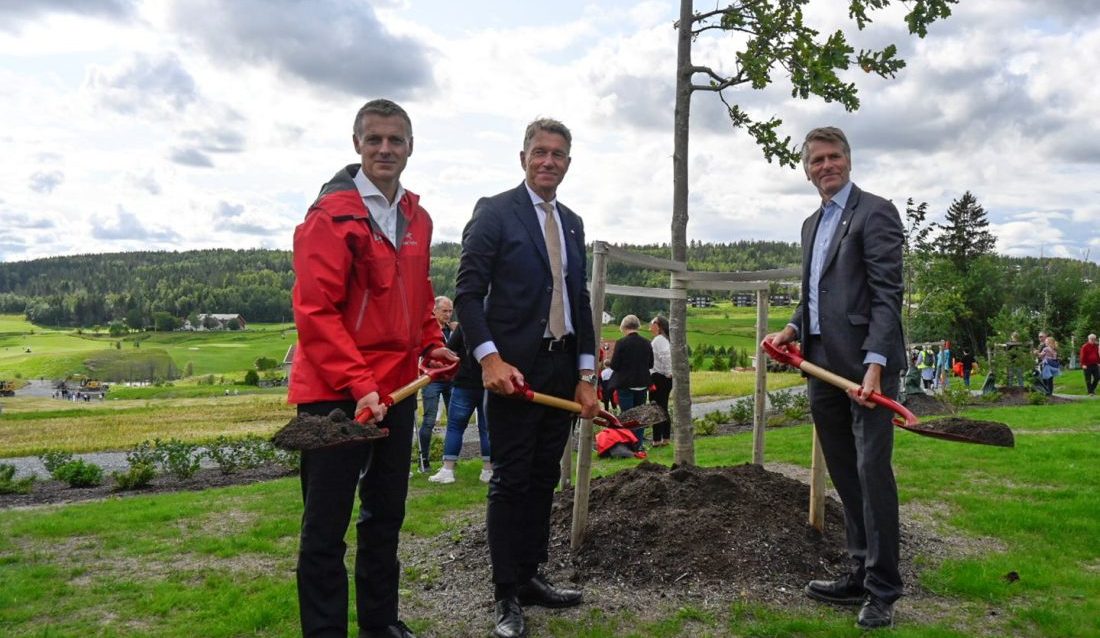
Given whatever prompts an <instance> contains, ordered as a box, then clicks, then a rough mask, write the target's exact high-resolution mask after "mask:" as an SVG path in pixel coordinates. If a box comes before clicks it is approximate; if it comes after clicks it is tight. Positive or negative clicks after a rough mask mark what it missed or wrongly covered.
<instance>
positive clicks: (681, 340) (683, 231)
mask: <svg viewBox="0 0 1100 638" xmlns="http://www.w3.org/2000/svg"><path fill="white" fill-rule="evenodd" d="M692 17H693V13H692V3H691V2H690V0H680V22H679V29H678V32H677V39H676V115H675V119H674V123H673V145H672V259H673V260H675V261H682V262H684V263H687V223H688V124H689V121H690V116H691V76H692V73H691V28H692V24H693V23H692ZM676 285H677V284H676V282H675V279H673V286H676ZM685 292H686V290H685ZM669 324H670V332H671V334H670V335H669V337H670V339H669V342H670V345H671V346H672V378H673V380H674V383H673V385H672V414H670V415H669V416H670V417H671V419H672V432H673V434H672V438H673V442H674V444H675V450H676V451H675V454H674V456H673V461H674V462H675V463H678V464H680V465H694V464H695V427H694V425H693V424H692V422H691V366H690V365H689V362H688V355H687V300H686V299H673V300H672V301H671V302H669Z"/></svg>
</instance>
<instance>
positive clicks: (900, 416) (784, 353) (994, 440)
mask: <svg viewBox="0 0 1100 638" xmlns="http://www.w3.org/2000/svg"><path fill="white" fill-rule="evenodd" d="M760 345H761V347H763V348H764V351H765V352H767V353H768V356H769V357H771V358H772V359H775V360H776V361H778V362H780V363H785V364H787V365H789V366H792V367H795V368H798V369H799V370H801V371H803V372H805V373H806V374H808V375H811V376H814V377H817V378H818V379H821V380H822V381H824V382H826V383H828V384H830V385H834V386H836V387H838V388H840V389H841V390H844V391H846V392H848V393H849V394H851V392H852V390H859V389H860V387H862V386H860V384H858V383H856V382H855V381H849V380H848V379H845V378H844V377H842V376H840V375H838V374H836V373H834V372H830V371H828V370H826V369H825V368H822V367H821V366H817V365H814V364H812V363H810V362H809V361H806V360H805V359H803V358H802V353H801V352H799V350H798V348H797V346H793V345H792V346H789V347H787V348H785V349H783V350H780V349H779V348H778V347H776V346H775V344H773V343H772V342H770V341H764V342H762V343H761V344H760ZM868 400H869V401H871V402H872V403H876V404H878V405H881V406H882V407H884V408H886V409H888V410H891V411H893V412H894V413H895V414H896V416H895V417H894V419H893V423H894V425H896V426H897V427H899V428H901V429H903V430H909V431H910V432H913V433H914V434H919V435H921V436H928V437H932V438H935V439H945V440H948V441H957V442H960V443H977V444H979V445H997V446H1005V443H1003V441H1004V440H1005V433H1004V432H1003V431H1002V429H1003V430H1008V432H1007V439H1008V440H1009V441H1011V440H1012V431H1011V430H1009V429H1008V426H1006V425H1002V424H992V423H988V424H986V426H987V428H986V430H988V431H985V430H981V429H977V430H975V431H973V432H971V433H968V434H963V433H959V432H946V431H943V430H935V429H932V428H930V427H922V426H921V425H920V423H919V421H917V417H916V415H914V414H913V413H912V412H910V411H909V410H908V409H907V408H906V407H905V406H903V405H902V404H900V403H898V402H897V401H895V400H893V399H891V398H889V397H885V396H883V395H881V394H879V393H878V392H872V393H871V396H870V397H868ZM997 426H999V427H997ZM1010 445H1011V444H1009V446H1010Z"/></svg>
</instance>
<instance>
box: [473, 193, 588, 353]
mask: <svg viewBox="0 0 1100 638" xmlns="http://www.w3.org/2000/svg"><path fill="white" fill-rule="evenodd" d="M557 207H558V213H559V217H560V218H561V230H562V232H563V233H564V235H565V248H566V259H567V261H568V266H567V269H566V277H565V283H566V294H568V296H569V304H570V310H571V317H570V318H571V320H572V323H573V330H574V331H575V334H576V337H577V350H578V354H590V355H595V352H596V339H595V333H594V331H593V326H592V306H591V302H590V301H589V295H588V286H587V283H586V277H585V254H584V224H583V222H582V221H581V218H580V217H579V216H578V215H577V214H576V213H574V212H573V211H571V210H569V208H567V207H565V206H564V205H562V203H561V202H560V201H559V202H558V203H557ZM552 292H553V278H552V277H551V274H550V259H549V257H548V256H547V254H546V242H545V240H544V239H543V233H542V228H540V227H539V222H538V216H537V214H536V213H535V207H534V205H533V204H532V203H531V196H530V194H529V193H528V192H527V187H526V186H525V185H524V184H522V183H521V184H520V185H519V186H518V187H517V188H514V189H512V190H509V191H505V192H503V193H500V194H499V195H494V196H492V197H484V198H482V199H481V200H479V201H478V202H477V205H476V206H474V214H473V217H472V218H471V219H470V221H469V223H467V224H466V228H465V230H463V231H462V257H461V259H460V261H459V265H458V277H457V281H456V283H455V300H454V305H455V313H456V314H457V315H458V321H459V323H460V324H462V329H463V330H464V331H465V333H466V343H467V345H468V347H469V348H470V351H471V352H473V350H474V348H476V347H478V346H480V345H481V344H483V343H485V342H486V341H490V340H491V341H493V343H494V344H495V345H496V347H497V350H498V351H499V352H500V356H501V357H502V358H503V359H504V361H506V362H508V363H510V364H512V365H513V366H515V367H516V368H518V369H519V371H520V372H522V373H523V374H524V375H527V374H529V373H530V370H531V366H532V365H534V361H535V355H536V353H537V352H538V349H539V346H540V344H541V343H542V338H543V334H544V333H545V332H546V323H547V317H548V316H549V314H550V299H551V294H552Z"/></svg>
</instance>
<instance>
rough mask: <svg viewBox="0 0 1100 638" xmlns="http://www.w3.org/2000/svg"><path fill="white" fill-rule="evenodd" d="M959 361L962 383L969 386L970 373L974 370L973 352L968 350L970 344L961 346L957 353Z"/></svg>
mask: <svg viewBox="0 0 1100 638" xmlns="http://www.w3.org/2000/svg"><path fill="white" fill-rule="evenodd" d="M959 363H961V364H962V378H963V385H965V386H966V387H968V388H969V387H970V373H971V372H973V371H974V354H973V353H972V352H970V346H963V349H962V354H960V355H959Z"/></svg>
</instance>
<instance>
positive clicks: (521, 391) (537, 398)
mask: <svg viewBox="0 0 1100 638" xmlns="http://www.w3.org/2000/svg"><path fill="white" fill-rule="evenodd" d="M513 385H515V384H513ZM510 396H512V397H515V398H517V399H523V400H525V401H530V402H532V403H538V404H540V405H545V406H548V407H551V408H558V409H559V410H565V411H566V412H572V413H573V414H580V413H581V410H583V409H584V408H583V407H582V406H581V404H580V403H577V402H576V401H570V400H569V399H562V398H561V397H555V396H551V395H549V394H543V393H541V392H535V391H534V390H532V389H531V386H529V385H527V384H526V383H524V384H521V385H516V389H515V390H514V391H513V392H512V394H511V395H510ZM592 420H593V421H594V422H595V423H596V425H601V426H603V427H605V428H621V427H623V424H622V423H620V422H619V418H618V417H616V416H615V415H614V414H611V413H610V412H608V411H607V410H602V409H601V410H600V411H599V412H598V413H597V414H596V416H595V417H594V418H593V419H592Z"/></svg>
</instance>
